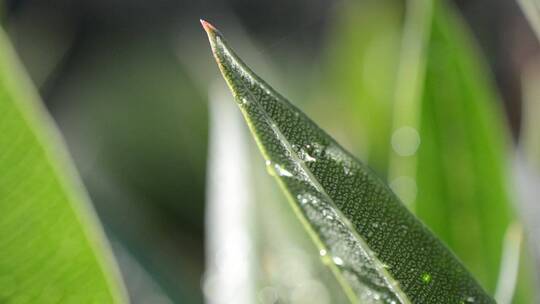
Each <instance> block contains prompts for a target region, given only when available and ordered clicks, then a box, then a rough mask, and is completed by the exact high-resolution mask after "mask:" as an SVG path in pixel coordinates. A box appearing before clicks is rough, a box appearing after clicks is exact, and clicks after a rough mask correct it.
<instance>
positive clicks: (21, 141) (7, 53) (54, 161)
mask: <svg viewBox="0 0 540 304" xmlns="http://www.w3.org/2000/svg"><path fill="white" fill-rule="evenodd" d="M0 48H1V49H2V53H1V55H0V113H2V117H1V119H0V132H1V134H2V136H0V208H1V210H2V217H1V218H0V240H1V242H0V281H1V282H2V283H1V284H2V286H3V287H2V291H1V292H0V302H7V303H27V302H39V303H58V302H61V303H64V302H69V301H72V302H77V303H95V302H100V303H123V302H125V301H126V298H125V295H124V290H123V287H122V284H121V283H120V281H119V278H118V273H117V271H116V267H115V265H114V263H113V261H112V256H111V253H110V249H109V248H108V245H107V244H106V241H105V239H104V236H103V233H102V231H101V230H100V228H99V224H98V223H97V220H96V218H95V216H94V214H93V211H92V210H91V208H90V206H88V205H87V204H88V202H87V201H86V197H85V195H84V192H83V190H82V187H81V185H80V184H79V182H78V180H77V178H76V176H75V174H74V173H73V169H72V168H71V165H70V163H69V161H68V160H67V159H68V158H67V156H66V155H65V151H64V150H63V146H62V144H61V141H60V140H59V138H58V135H57V134H56V130H54V128H53V127H51V126H50V125H49V124H50V122H49V121H48V117H47V116H46V115H45V114H44V113H43V110H42V109H41V108H40V105H39V98H38V97H37V94H36V92H35V91H34V89H33V88H32V87H31V85H30V84H29V80H28V79H26V77H25V75H23V74H22V72H21V70H20V69H21V68H20V66H19V64H18V60H17V58H16V56H15V54H14V52H13V50H12V49H11V47H10V45H9V43H8V41H7V38H6V37H5V35H4V33H0Z"/></svg>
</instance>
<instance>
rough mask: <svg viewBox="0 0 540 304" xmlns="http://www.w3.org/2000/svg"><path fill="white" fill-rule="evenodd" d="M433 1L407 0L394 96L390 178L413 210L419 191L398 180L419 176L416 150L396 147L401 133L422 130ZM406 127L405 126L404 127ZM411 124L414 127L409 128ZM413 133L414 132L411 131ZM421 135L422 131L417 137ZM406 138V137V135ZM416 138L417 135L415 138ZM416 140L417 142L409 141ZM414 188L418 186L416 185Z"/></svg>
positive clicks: (391, 182)
mask: <svg viewBox="0 0 540 304" xmlns="http://www.w3.org/2000/svg"><path fill="white" fill-rule="evenodd" d="M432 14H433V3H432V1H431V0H408V1H407V6H406V14H405V23H404V28H403V35H402V42H401V55H400V59H399V67H398V73H397V79H396V88H395V92H394V93H395V96H394V111H393V122H392V139H391V140H392V151H391V152H390V161H389V168H388V178H389V181H390V184H391V185H392V188H393V189H394V191H395V192H396V193H397V194H398V196H399V197H400V198H401V200H402V201H403V202H404V203H405V204H407V206H408V207H409V208H410V209H411V210H413V209H414V200H415V196H416V193H412V195H405V193H404V192H403V191H404V190H406V191H411V189H410V186H411V185H402V186H403V187H406V188H409V189H403V187H402V186H400V185H398V184H397V183H396V182H397V181H398V179H402V178H406V179H409V180H412V181H415V180H416V162H417V153H416V150H415V151H412V153H403V151H399V149H396V146H395V143H396V142H397V141H400V140H401V139H400V138H397V137H399V136H400V135H405V136H407V132H399V131H400V130H402V131H403V130H409V133H410V132H416V135H418V134H419V131H418V130H419V127H420V126H419V124H420V108H421V101H422V90H423V84H424V75H425V69H426V59H425V58H426V53H427V46H428V41H429V35H430V32H431V20H432ZM404 128H406V129H404ZM409 128H412V129H409ZM412 135H413V136H414V134H412ZM417 138H418V139H420V138H419V135H418V137H417ZM403 140H404V141H405V142H407V139H406V138H405V139H403ZM413 140H414V139H413ZM410 144H413V145H414V143H410ZM413 190H414V191H415V189H413Z"/></svg>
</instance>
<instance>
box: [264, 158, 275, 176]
mask: <svg viewBox="0 0 540 304" xmlns="http://www.w3.org/2000/svg"><path fill="white" fill-rule="evenodd" d="M265 165H266V172H268V174H270V175H272V176H274V175H275V174H276V173H275V172H274V170H273V169H272V161H270V160H268V159H267V160H266V162H265Z"/></svg>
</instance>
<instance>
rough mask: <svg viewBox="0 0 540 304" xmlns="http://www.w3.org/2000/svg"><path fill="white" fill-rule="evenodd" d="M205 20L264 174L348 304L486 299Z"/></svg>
mask: <svg viewBox="0 0 540 304" xmlns="http://www.w3.org/2000/svg"><path fill="white" fill-rule="evenodd" d="M203 26H204V27H205V29H206V31H207V33H208V37H209V39H210V43H211V46H212V51H213V53H214V56H215V58H216V61H217V63H218V66H219V68H220V69H221V71H222V74H223V76H224V78H225V80H226V81H227V83H228V85H229V87H230V88H231V91H232V92H233V95H234V96H235V99H236V100H237V102H238V104H239V107H240V109H241V111H242V113H243V114H244V117H245V119H246V121H247V123H248V125H249V127H250V129H251V131H252V132H253V135H254V137H255V139H256V140H257V143H258V144H259V148H260V149H261V152H262V154H263V155H264V156H265V158H266V160H267V161H266V164H267V168H268V170H269V172H270V173H271V174H272V175H274V176H276V179H277V181H278V183H279V184H280V185H281V186H282V188H283V190H284V192H285V194H286V195H287V197H288V199H289V201H290V203H291V206H292V208H293V210H294V211H295V212H296V214H297V216H298V218H299V219H300V221H301V222H302V223H303V224H304V226H305V228H306V230H307V231H308V233H309V235H310V236H311V238H312V240H313V241H314V242H315V243H316V245H317V247H318V248H319V250H320V254H321V256H322V260H323V261H324V262H325V263H326V264H327V265H328V266H329V267H330V269H331V270H332V272H333V273H334V275H335V276H336V279H337V280H338V281H339V283H340V284H341V286H342V287H343V290H344V292H345V294H346V295H347V297H348V298H349V300H350V301H351V302H352V303H357V302H358V301H365V302H383V303H391V302H394V303H398V302H399V303H432V302H433V301H437V302H443V301H444V302H443V303H460V302H461V303H465V302H475V303H494V301H493V300H492V299H491V298H490V297H489V296H488V295H487V294H486V293H485V292H484V291H483V290H482V288H481V287H480V285H478V283H477V282H476V281H475V280H474V279H473V278H472V277H471V276H470V275H469V273H468V272H467V270H466V269H465V268H464V267H463V266H462V265H461V263H460V262H459V261H458V260H457V259H456V258H455V257H454V255H453V254H452V253H450V252H449V251H448V250H447V249H446V248H445V247H444V245H442V244H441V243H440V242H439V241H438V240H437V239H436V238H435V237H434V236H433V235H432V234H431V233H430V232H429V231H428V230H427V229H426V227H425V226H424V225H423V224H422V223H420V222H419V221H418V220H417V219H416V218H415V217H414V216H413V215H412V214H411V213H409V212H408V211H407V209H406V208H405V207H404V206H403V205H402V204H401V203H400V202H399V200H398V199H397V198H396V196H395V195H394V194H393V193H392V192H391V191H390V190H389V188H388V187H387V186H386V185H385V184H384V183H383V182H382V181H381V180H380V179H378V178H377V177H376V176H375V175H374V174H373V173H372V172H371V171H370V170H369V169H368V168H367V167H365V166H364V165H362V164H361V163H359V162H358V161H356V160H355V159H354V158H353V157H352V156H351V155H350V154H349V153H348V152H346V151H345V150H343V149H342V148H341V147H340V146H339V145H338V144H337V143H336V142H335V141H334V140H333V139H332V138H330V137H329V136H328V135H327V134H326V133H325V132H324V131H322V130H321V129H319V128H318V127H317V126H316V125H315V124H314V123H313V122H312V121H311V120H310V119H309V118H307V117H306V116H305V115H304V114H303V113H301V112H300V111H299V110H298V109H296V108H295V107H294V106H293V105H292V104H290V103H289V102H288V101H287V100H285V99H284V98H283V97H282V96H281V95H279V94H278V93H277V92H275V91H274V90H273V89H272V88H271V87H270V86H269V85H267V84H266V83H264V81H262V80H261V79H260V78H259V77H258V76H256V75H255V74H254V73H253V72H251V70H250V69H249V68H248V67H246V66H245V65H244V63H243V62H242V61H241V60H240V59H239V58H238V57H237V56H236V55H235V54H234V52H233V51H232V50H231V49H230V48H229V47H228V46H227V44H226V43H225V42H224V40H223V38H222V36H221V34H219V32H217V30H215V29H214V28H213V27H212V26H211V25H209V24H208V23H206V22H204V21H203Z"/></svg>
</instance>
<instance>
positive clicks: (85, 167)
mask: <svg viewBox="0 0 540 304" xmlns="http://www.w3.org/2000/svg"><path fill="white" fill-rule="evenodd" d="M395 2H399V3H401V2H400V1H395ZM346 5H348V2H347V1H344V0H338V1H322V0H315V1H314V0H288V1H248V0H222V1H182V0H153V1H148V0H147V1H144V0H131V1H130V0H109V1H105V0H101V1H99V0H98V1H91V0H78V1H74V0H47V1H38V0H21V1H6V2H5V3H4V9H3V12H2V14H3V18H2V20H3V24H4V26H5V28H6V29H7V31H8V33H9V35H10V37H11V39H12V42H13V43H14V45H15V47H16V49H17V51H18V54H19V56H20V57H21V59H22V61H23V63H24V65H25V67H26V68H27V70H28V72H29V74H30V76H31V78H32V80H33V81H34V83H35V84H36V86H37V87H38V89H39V91H40V93H41V96H42V97H43V99H44V101H45V103H46V105H47V107H48V109H49V110H50V112H51V113H52V115H53V117H54V119H55V120H56V122H57V123H58V124H59V127H60V129H61V132H62V133H63V135H64V137H65V139H66V141H67V144H68V146H69V149H70V152H71V154H72V156H73V157H74V159H75V161H76V165H77V167H78V170H79V172H80V174H81V175H82V177H83V180H84V183H85V185H86V186H87V189H88V191H89V192H90V195H91V198H92V200H93V202H94V204H95V208H96V209H97V212H98V214H99V217H100V218H101V220H102V222H103V223H104V225H105V228H106V231H107V234H108V235H109V237H110V239H111V242H112V244H113V248H114V250H115V253H116V255H117V256H118V257H119V258H118V259H119V263H120V266H121V268H122V272H123V273H124V275H125V279H126V284H127V286H128V290H129V292H130V294H131V295H132V298H136V299H138V300H136V301H134V303H169V302H174V303H202V302H203V295H202V291H201V280H202V276H203V273H204V217H203V216H204V206H205V172H206V155H207V152H206V150H207V139H208V134H207V133H208V110H207V99H208V92H207V90H208V87H209V84H210V83H212V82H213V81H214V80H215V79H217V78H218V76H219V75H218V71H217V68H215V67H214V63H213V60H212V58H211V55H210V50H209V48H208V45H207V40H206V35H205V34H204V32H203V30H202V29H201V28H200V24H199V18H204V19H206V20H209V21H210V22H212V23H213V24H214V25H216V26H217V27H218V28H220V29H221V30H222V31H223V32H224V33H225V35H226V36H227V37H229V39H230V40H231V43H232V45H235V46H236V49H237V50H238V52H239V53H240V55H242V56H243V57H246V61H247V62H248V63H254V64H253V65H254V67H257V68H259V69H258V71H259V72H260V71H261V70H262V73H261V74H262V75H263V76H265V77H264V78H268V79H269V80H270V83H273V84H276V85H277V86H278V87H279V88H280V89H279V90H280V91H283V92H284V93H285V95H286V96H288V97H290V98H291V99H292V100H298V99H300V100H302V99H305V98H307V96H309V95H308V94H306V93H305V92H306V91H310V90H312V86H313V79H317V76H316V74H317V73H318V72H320V70H322V69H323V67H322V62H323V61H324V56H325V52H326V43H327V41H328V40H331V37H329V36H330V35H331V33H332V31H330V30H329V29H330V28H332V24H333V22H334V21H335V16H336V14H337V12H339V11H341V10H342V9H343V7H344V6H346ZM455 5H456V6H457V7H458V8H459V10H460V11H461V13H462V14H463V15H464V17H465V18H466V21H467V23H468V25H469V26H470V28H471V29H472V31H473V33H474V35H475V38H476V39H477V41H478V43H479V46H480V48H481V50H482V51H483V53H484V54H485V56H486V58H487V61H488V63H489V65H490V68H491V69H492V71H493V72H494V77H495V80H496V83H497V86H498V87H499V89H500V92H501V94H502V100H503V101H504V108H505V110H506V111H505V112H506V115H507V118H508V120H509V122H510V127H511V130H512V134H513V137H514V139H517V137H518V135H519V132H520V125H521V103H520V101H521V84H520V77H521V76H520V75H521V73H522V70H523V68H524V66H525V65H526V64H527V62H529V59H530V58H532V57H534V56H535V55H537V52H538V43H537V40H536V38H535V37H534V35H533V33H532V31H531V30H530V28H529V25H528V23H527V21H526V20H525V18H524V17H523V15H522V13H521V11H520V10H519V7H518V6H517V4H516V3H515V2H514V1H507V0H458V1H455ZM260 58H264V60H267V62H268V63H267V62H261V60H260ZM267 66H271V68H266V67H267ZM265 69H268V71H270V70H271V72H268V73H267V74H265V73H264V72H265ZM138 294H140V296H139V295H138ZM143 294H144V295H143Z"/></svg>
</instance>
